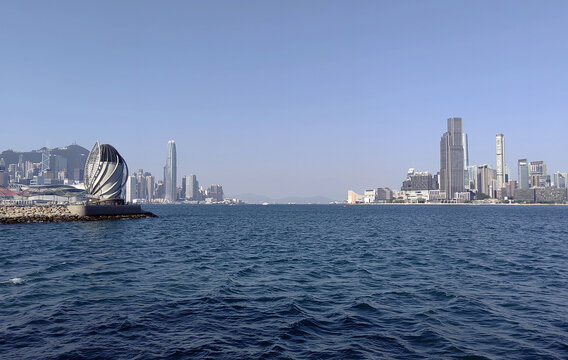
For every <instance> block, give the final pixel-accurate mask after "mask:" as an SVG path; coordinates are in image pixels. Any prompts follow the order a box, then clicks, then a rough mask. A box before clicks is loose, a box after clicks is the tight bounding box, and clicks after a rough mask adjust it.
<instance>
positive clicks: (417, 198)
mask: <svg viewBox="0 0 568 360" xmlns="http://www.w3.org/2000/svg"><path fill="white" fill-rule="evenodd" d="M400 195H401V196H402V198H403V200H404V201H405V202H407V203H412V204H420V203H425V202H428V201H430V191H429V190H401V192H400Z"/></svg>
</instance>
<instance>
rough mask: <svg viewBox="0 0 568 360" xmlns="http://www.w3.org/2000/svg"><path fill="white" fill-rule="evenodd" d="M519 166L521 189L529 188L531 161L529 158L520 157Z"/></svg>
mask: <svg viewBox="0 0 568 360" xmlns="http://www.w3.org/2000/svg"><path fill="white" fill-rule="evenodd" d="M517 167H518V170H519V189H522V190H526V189H528V188H529V162H528V161H527V159H519V161H518V162H517Z"/></svg>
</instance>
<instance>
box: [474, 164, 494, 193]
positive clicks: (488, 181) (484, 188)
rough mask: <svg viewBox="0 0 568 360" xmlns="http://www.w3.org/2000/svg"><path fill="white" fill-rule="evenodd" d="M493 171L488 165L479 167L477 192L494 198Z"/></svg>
mask: <svg viewBox="0 0 568 360" xmlns="http://www.w3.org/2000/svg"><path fill="white" fill-rule="evenodd" d="M492 173H493V171H492V169H490V168H489V166H487V164H483V165H479V166H478V167H477V189H476V190H477V192H478V193H482V194H485V195H489V196H491V197H493V194H492V192H493V191H492V190H493V184H492V182H493V176H492Z"/></svg>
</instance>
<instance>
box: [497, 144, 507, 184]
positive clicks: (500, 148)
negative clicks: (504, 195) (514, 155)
mask: <svg viewBox="0 0 568 360" xmlns="http://www.w3.org/2000/svg"><path fill="white" fill-rule="evenodd" d="M495 146H496V150H497V151H496V155H497V169H496V170H497V184H496V185H497V189H502V188H504V187H505V135H503V134H497V135H496V137H495Z"/></svg>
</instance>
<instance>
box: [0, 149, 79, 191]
mask: <svg viewBox="0 0 568 360" xmlns="http://www.w3.org/2000/svg"><path fill="white" fill-rule="evenodd" d="M88 154H89V151H88V150H87V149H85V148H83V147H81V146H79V145H75V144H74V145H69V146H67V147H62V148H55V149H48V148H43V149H41V150H36V151H29V152H19V151H13V150H6V151H3V152H2V153H1V154H0V186H2V187H8V186H10V184H20V185H66V184H74V183H80V182H82V181H83V176H84V168H85V161H86V159H87V156H88Z"/></svg>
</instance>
